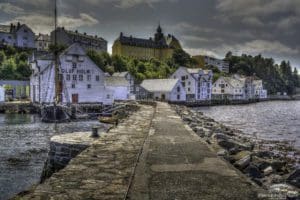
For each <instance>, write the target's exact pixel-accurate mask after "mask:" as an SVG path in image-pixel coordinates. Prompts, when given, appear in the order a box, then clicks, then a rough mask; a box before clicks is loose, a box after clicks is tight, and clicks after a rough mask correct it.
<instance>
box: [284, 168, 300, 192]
mask: <svg viewBox="0 0 300 200" xmlns="http://www.w3.org/2000/svg"><path fill="white" fill-rule="evenodd" d="M287 182H288V183H289V184H291V185H293V186H296V187H298V188H300V169H296V170H295V171H293V172H292V173H291V174H290V175H289V177H288V178H287Z"/></svg>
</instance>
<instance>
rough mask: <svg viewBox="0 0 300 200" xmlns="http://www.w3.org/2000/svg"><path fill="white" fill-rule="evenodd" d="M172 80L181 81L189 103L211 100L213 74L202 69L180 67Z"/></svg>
mask: <svg viewBox="0 0 300 200" xmlns="http://www.w3.org/2000/svg"><path fill="white" fill-rule="evenodd" d="M170 78H174V79H179V80H180V81H181V84H182V86H183V87H184V89H185V92H186V100H187V101H209V100H211V90H212V80H213V72H212V71H211V70H203V69H201V68H187V67H179V68H178V69H177V70H176V71H175V72H174V73H173V74H172V75H171V76H170Z"/></svg>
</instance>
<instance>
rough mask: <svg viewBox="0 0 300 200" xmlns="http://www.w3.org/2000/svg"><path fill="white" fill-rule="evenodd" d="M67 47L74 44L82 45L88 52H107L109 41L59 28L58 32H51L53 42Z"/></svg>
mask: <svg viewBox="0 0 300 200" xmlns="http://www.w3.org/2000/svg"><path fill="white" fill-rule="evenodd" d="M55 34H56V43H57V44H62V45H66V46H71V45H72V44H74V43H77V44H80V46H81V47H83V48H84V49H85V50H86V51H87V50H95V51H98V52H101V51H103V52H106V51H107V41H106V40H105V39H103V38H101V37H99V36H97V35H95V36H92V35H88V34H87V33H79V32H78V31H77V30H76V31H70V30H66V29H65V28H64V27H58V28H57V29H56V30H54V31H52V32H51V42H52V44H54V43H55Z"/></svg>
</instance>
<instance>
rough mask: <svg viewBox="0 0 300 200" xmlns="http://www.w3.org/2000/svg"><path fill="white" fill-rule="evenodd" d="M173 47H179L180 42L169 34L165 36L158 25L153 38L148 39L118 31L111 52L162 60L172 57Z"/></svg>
mask: <svg viewBox="0 0 300 200" xmlns="http://www.w3.org/2000/svg"><path fill="white" fill-rule="evenodd" d="M175 49H181V45H180V42H179V41H178V40H177V39H176V38H175V37H174V36H173V35H171V34H168V35H167V36H165V35H164V33H163V31H162V28H161V27H160V26H158V28H157V30H156V33H155V35H154V38H149V39H141V38H134V37H132V36H129V37H128V36H125V35H124V34H123V33H120V36H119V37H118V38H117V39H116V40H115V42H114V44H113V47H112V54H113V55H121V56H128V57H134V58H138V59H145V60H148V59H151V58H156V59H158V60H164V59H167V58H170V57H172V55H173V52H174V50H175Z"/></svg>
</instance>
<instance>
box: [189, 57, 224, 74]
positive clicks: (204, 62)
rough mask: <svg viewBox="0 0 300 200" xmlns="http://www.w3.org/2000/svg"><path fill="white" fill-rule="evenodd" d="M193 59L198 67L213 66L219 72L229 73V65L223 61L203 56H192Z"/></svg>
mask: <svg viewBox="0 0 300 200" xmlns="http://www.w3.org/2000/svg"><path fill="white" fill-rule="evenodd" d="M193 58H194V59H195V60H196V61H197V62H198V65H199V66H200V67H205V66H215V67H217V68H218V69H219V70H220V72H224V73H229V63H228V62H227V61H225V60H222V59H217V58H214V57H211V56H203V55H198V56H193Z"/></svg>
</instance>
